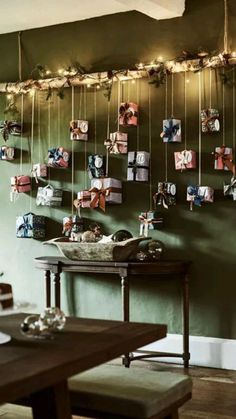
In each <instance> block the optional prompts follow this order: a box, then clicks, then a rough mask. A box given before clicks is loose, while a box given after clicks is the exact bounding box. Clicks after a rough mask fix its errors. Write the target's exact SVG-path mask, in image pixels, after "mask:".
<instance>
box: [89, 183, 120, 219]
mask: <svg viewBox="0 0 236 419" xmlns="http://www.w3.org/2000/svg"><path fill="white" fill-rule="evenodd" d="M90 191H91V204H90V207H91V208H96V207H97V206H99V208H101V209H102V210H103V211H105V207H106V203H108V204H121V203H122V183H121V181H120V180H118V179H114V178H111V177H107V178H103V179H99V180H98V179H91V189H90Z"/></svg>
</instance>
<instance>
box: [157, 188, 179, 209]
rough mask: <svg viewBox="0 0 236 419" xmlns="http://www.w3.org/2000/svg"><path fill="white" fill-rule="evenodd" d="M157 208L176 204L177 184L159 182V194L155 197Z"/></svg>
mask: <svg viewBox="0 0 236 419" xmlns="http://www.w3.org/2000/svg"><path fill="white" fill-rule="evenodd" d="M153 200H154V203H155V205H156V206H158V205H163V207H164V208H166V209H167V208H168V207H169V206H172V205H175V204H176V184H175V183H172V182H158V185H157V192H156V193H155V194H154V196H153Z"/></svg>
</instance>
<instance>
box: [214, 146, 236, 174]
mask: <svg viewBox="0 0 236 419" xmlns="http://www.w3.org/2000/svg"><path fill="white" fill-rule="evenodd" d="M214 155H215V164H214V169H216V170H231V172H233V173H234V171H235V166H234V164H233V153H232V148H230V147H225V145H222V146H221V147H216V148H215V153H214Z"/></svg>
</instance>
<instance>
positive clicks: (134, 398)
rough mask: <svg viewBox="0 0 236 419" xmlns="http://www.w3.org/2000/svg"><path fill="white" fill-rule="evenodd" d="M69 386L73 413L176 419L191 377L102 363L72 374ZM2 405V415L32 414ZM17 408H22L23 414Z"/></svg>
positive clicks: (8, 418)
mask: <svg viewBox="0 0 236 419" xmlns="http://www.w3.org/2000/svg"><path fill="white" fill-rule="evenodd" d="M69 389H70V395H71V404H72V413H73V414H77V415H82V416H87V417H90V418H107V419H108V418H109V419H113V418H114V419H115V418H116V419H118V418H119V419H130V418H132V419H162V418H163V419H164V418H166V419H167V418H168V419H177V418H178V408H179V407H180V406H182V404H183V403H185V402H186V401H187V400H188V399H190V398H191V391H192V381H191V379H190V378H189V377H186V376H183V375H180V374H175V373H170V372H164V371H161V372H160V371H150V370H147V369H144V368H129V369H128V368H123V367H121V366H115V365H107V364H105V365H101V366H99V367H96V368H93V369H91V370H89V371H86V372H84V373H81V374H78V375H75V376H73V377H72V378H71V379H70V380H69ZM5 406H8V413H6V415H4V416H3V419H13V418H14V419H18V418H19V419H27V418H31V417H32V416H31V410H30V409H28V408H22V407H21V406H19V415H18V413H17V415H16V412H17V410H16V409H18V406H13V408H14V412H13V413H15V415H14V416H13V415H12V413H11V410H10V406H11V405H5ZM3 408H4V406H3ZM3 408H2V409H3ZM20 409H26V410H25V412H24V416H21V411H20ZM22 412H23V411H22ZM0 418H1V416H0Z"/></svg>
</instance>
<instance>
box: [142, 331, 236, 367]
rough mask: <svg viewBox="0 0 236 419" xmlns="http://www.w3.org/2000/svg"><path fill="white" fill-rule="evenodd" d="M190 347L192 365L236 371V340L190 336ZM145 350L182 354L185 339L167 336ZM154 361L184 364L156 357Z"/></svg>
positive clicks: (179, 361)
mask: <svg viewBox="0 0 236 419" xmlns="http://www.w3.org/2000/svg"><path fill="white" fill-rule="evenodd" d="M189 346H190V365H196V366H201V367H211V368H223V369H228V370H236V340H233V339H219V338H211V337H202V336H190V337H189ZM144 348H145V349H146V350H149V351H161V352H178V353H182V352H183V349H182V348H183V337H182V335H175V334H167V337H166V338H165V339H162V340H160V341H156V342H154V343H152V344H150V345H147V346H145V347H144ZM144 348H142V349H144ZM140 349H141V348H140ZM153 360H155V361H158V362H172V363H176V364H180V363H183V362H182V360H181V359H180V358H157V357H156V358H153Z"/></svg>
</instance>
